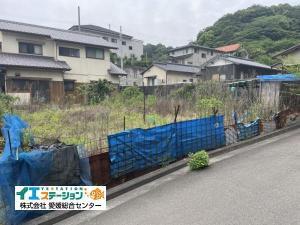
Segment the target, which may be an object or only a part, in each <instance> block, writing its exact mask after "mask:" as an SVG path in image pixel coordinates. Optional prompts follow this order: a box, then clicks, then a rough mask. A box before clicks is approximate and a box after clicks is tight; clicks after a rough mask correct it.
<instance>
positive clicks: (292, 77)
mask: <svg viewBox="0 0 300 225" xmlns="http://www.w3.org/2000/svg"><path fill="white" fill-rule="evenodd" d="M256 78H257V79H259V80H260V81H298V80H300V78H299V76H297V75H295V74H275V75H261V76H257V77H256Z"/></svg>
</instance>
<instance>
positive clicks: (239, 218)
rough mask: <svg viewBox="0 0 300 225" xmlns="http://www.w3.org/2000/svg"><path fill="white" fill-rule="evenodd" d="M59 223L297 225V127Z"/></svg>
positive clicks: (299, 201)
mask: <svg viewBox="0 0 300 225" xmlns="http://www.w3.org/2000/svg"><path fill="white" fill-rule="evenodd" d="M59 224H64V225H68V224H82V225H83V224H106V225H110V224H113V225H119V224H120V225H131V224H134V225H143V224H145V225H148V224H149V225H152V224H153V225H156V224H162V225H169V224H170V225H177V224H178V225H181V224H182V225H185V224H187V225H193V224H195V225H196V224H197V225H202V224H203V225H225V224H226V225H244V224H245V225H252V224H253V225H254V224H255V225H256V224H257V225H272V224H276V225H277V224H278V225H298V224H299V225H300V130H296V131H293V132H289V133H287V134H283V135H280V136H278V137H275V138H272V139H269V140H266V141H263V142H260V143H257V144H254V145H251V146H248V147H245V148H242V149H239V150H237V151H234V152H232V153H228V154H225V155H223V156H220V157H217V158H215V159H213V164H212V165H211V166H210V167H209V168H207V169H205V170H202V171H200V172H190V171H188V169H187V168H184V169H181V170H179V171H176V172H174V173H172V174H170V175H167V176H165V177H163V178H160V179H158V180H156V181H153V182H151V183H149V184H147V185H145V186H142V187H140V188H137V189H135V190H132V191H130V192H128V193H126V194H124V195H122V196H119V197H117V198H115V199H113V200H111V201H108V210H107V211H102V212H84V213H80V214H78V215H76V216H74V217H71V218H69V219H67V220H64V221H61V222H60V223H59Z"/></svg>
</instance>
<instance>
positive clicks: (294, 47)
mask: <svg viewBox="0 0 300 225" xmlns="http://www.w3.org/2000/svg"><path fill="white" fill-rule="evenodd" d="M298 49H300V44H298V45H294V46H292V47H290V48H288V49H285V50H283V51H281V52H279V53H277V54H275V55H273V58H275V57H277V56H280V55H287V54H289V53H291V52H293V51H296V50H298Z"/></svg>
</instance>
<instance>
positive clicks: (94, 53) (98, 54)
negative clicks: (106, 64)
mask: <svg viewBox="0 0 300 225" xmlns="http://www.w3.org/2000/svg"><path fill="white" fill-rule="evenodd" d="M85 51H86V57H87V58H92V59H104V50H103V49H101V48H91V47H86V48H85Z"/></svg>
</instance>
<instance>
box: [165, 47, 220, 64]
mask: <svg viewBox="0 0 300 225" xmlns="http://www.w3.org/2000/svg"><path fill="white" fill-rule="evenodd" d="M221 53H222V52H221V51H219V50H216V49H214V48H208V47H204V46H200V45H196V44H188V45H184V46H181V47H177V48H174V49H172V50H170V51H169V57H170V59H171V62H172V63H176V64H183V65H194V66H201V65H202V64H204V63H206V62H207V61H208V60H210V59H211V58H213V57H215V56H217V55H220V54H221Z"/></svg>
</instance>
